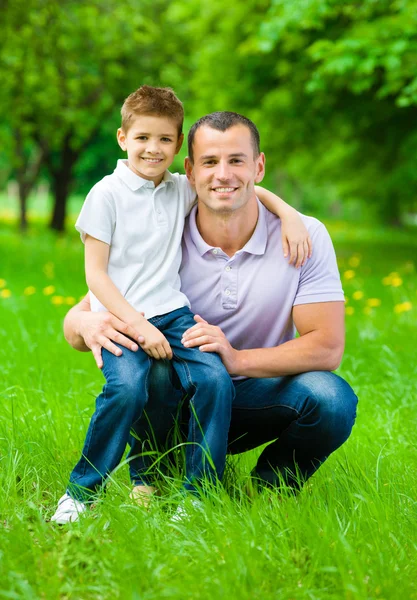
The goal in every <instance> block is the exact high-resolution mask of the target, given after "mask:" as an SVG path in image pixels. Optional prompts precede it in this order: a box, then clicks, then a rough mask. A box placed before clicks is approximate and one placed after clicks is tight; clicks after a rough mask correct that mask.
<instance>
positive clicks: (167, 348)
mask: <svg viewBox="0 0 417 600" xmlns="http://www.w3.org/2000/svg"><path fill="white" fill-rule="evenodd" d="M164 350H165V354H166V357H165V358H167V359H168V360H171V358H172V349H171V346H170V345H169V343H168V342H166V343H165V344H164Z"/></svg>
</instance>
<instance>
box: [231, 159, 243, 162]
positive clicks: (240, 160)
mask: <svg viewBox="0 0 417 600" xmlns="http://www.w3.org/2000/svg"><path fill="white" fill-rule="evenodd" d="M230 162H231V163H241V162H243V161H242V159H240V158H233V159H232V160H231V161H230Z"/></svg>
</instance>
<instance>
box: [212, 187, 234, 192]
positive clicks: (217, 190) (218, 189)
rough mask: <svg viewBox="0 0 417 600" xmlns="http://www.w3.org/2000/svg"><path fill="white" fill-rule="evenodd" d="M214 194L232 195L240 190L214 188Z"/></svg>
mask: <svg viewBox="0 0 417 600" xmlns="http://www.w3.org/2000/svg"><path fill="white" fill-rule="evenodd" d="M211 189H212V190H213V191H214V192H217V193H218V194H230V193H232V192H235V191H236V190H237V189H238V188H237V187H225V186H224V187H220V186H219V187H213V188H211Z"/></svg>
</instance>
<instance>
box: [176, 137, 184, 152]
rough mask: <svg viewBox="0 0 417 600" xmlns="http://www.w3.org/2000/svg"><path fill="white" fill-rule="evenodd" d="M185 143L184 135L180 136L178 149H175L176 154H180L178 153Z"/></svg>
mask: <svg viewBox="0 0 417 600" xmlns="http://www.w3.org/2000/svg"><path fill="white" fill-rule="evenodd" d="M183 141H184V134H183V133H182V134H181V135H180V137H179V138H178V143H177V147H176V149H175V154H178V152H179V151H180V150H181V147H182V143H183Z"/></svg>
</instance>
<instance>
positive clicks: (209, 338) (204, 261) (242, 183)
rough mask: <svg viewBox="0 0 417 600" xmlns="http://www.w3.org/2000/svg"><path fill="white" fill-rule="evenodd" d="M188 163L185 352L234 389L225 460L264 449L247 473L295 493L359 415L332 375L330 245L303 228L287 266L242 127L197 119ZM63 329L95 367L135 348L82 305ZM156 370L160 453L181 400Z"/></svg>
mask: <svg viewBox="0 0 417 600" xmlns="http://www.w3.org/2000/svg"><path fill="white" fill-rule="evenodd" d="M188 153H189V156H188V158H187V159H186V172H187V176H188V177H189V179H190V181H191V183H193V184H194V185H195V187H196V190H197V193H198V205H197V207H196V208H194V210H193V211H192V213H191V215H190V217H189V220H188V223H187V225H186V228H185V232H184V240H183V262H182V269H181V281H182V290H183V291H184V292H185V294H186V295H187V296H188V298H189V300H190V302H191V309H192V310H193V312H194V313H196V314H197V315H201V316H196V325H195V326H194V327H192V328H191V329H190V330H188V331H187V332H185V334H184V336H183V343H184V345H185V346H186V347H200V350H201V351H202V352H217V353H218V354H220V356H221V358H222V360H223V362H224V364H225V366H226V368H227V370H228V372H229V374H230V375H231V376H233V378H234V386H235V391H236V400H235V402H234V404H233V408H232V420H231V427H230V431H229V450H230V452H232V453H239V452H243V451H245V450H249V449H252V448H255V447H257V446H260V445H261V444H265V443H267V442H270V443H269V445H268V446H267V447H266V448H265V449H264V450H263V452H262V453H261V455H260V457H259V460H258V463H257V465H256V467H255V469H254V473H253V474H254V475H255V476H256V477H257V478H258V479H259V480H260V481H261V482H264V483H265V484H268V485H276V484H279V483H280V482H284V483H285V484H286V485H288V486H290V487H291V488H294V489H297V488H299V487H300V485H301V484H302V483H303V482H304V481H305V480H306V479H307V478H308V477H310V476H311V475H312V474H313V473H314V472H315V471H316V470H317V469H318V467H319V466H320V465H321V464H322V463H323V462H324V460H326V458H327V457H328V456H329V454H331V452H333V451H334V450H336V449H337V448H338V447H339V446H340V445H341V444H342V443H343V442H344V441H345V440H346V439H347V438H348V436H349V435H350V432H351V429H352V426H353V423H354V420H355V414H356V404H357V398H356V396H355V394H354V393H353V391H352V389H351V388H350V386H349V385H348V384H347V383H346V382H345V381H344V380H343V379H341V378H340V377H338V376H337V375H335V374H333V373H331V371H332V370H333V369H336V368H337V367H338V366H339V364H340V361H341V358H342V355H343V350H344V297H343V292H342V289H341V284H340V278H339V275H338V270H337V265H336V259H335V255H334V250H333V246H332V243H331V240H330V238H329V236H328V234H327V231H326V230H325V228H324V226H323V225H322V224H321V223H320V222H319V221H317V220H316V219H313V218H311V217H304V218H303V219H304V222H305V225H306V226H307V228H308V230H309V233H310V237H311V239H312V241H313V247H314V252H313V257H312V258H311V259H310V260H309V261H308V262H307V263H306V264H305V265H304V266H303V267H302V268H301V270H297V269H295V268H294V267H292V266H291V265H289V264H288V262H287V261H286V260H285V259H284V257H283V253H282V245H281V230H280V220H279V219H278V218H277V217H276V216H274V215H273V214H272V213H270V212H269V211H267V210H266V209H265V208H264V207H263V206H262V205H261V204H260V203H259V201H258V200H257V198H256V192H255V184H256V183H259V182H260V181H261V180H262V178H263V176H264V171H265V157H264V154H263V153H261V152H260V150H259V133H258V131H257V129H256V127H255V125H254V124H253V123H252V122H251V121H249V120H248V119H246V118H245V117H243V116H241V115H237V114H235V113H228V112H220V113H213V114H211V115H208V116H206V117H203V118H202V119H200V120H199V121H198V122H197V123H195V124H194V125H193V127H192V128H191V130H190V133H189V140H188ZM64 329H65V335H66V338H67V340H68V341H69V342H70V344H71V345H73V346H74V347H75V348H77V349H79V350H87V349H89V348H91V349H92V351H93V353H94V356H95V358H96V361H97V363H98V364H99V365H100V362H101V359H100V352H101V348H102V347H104V348H106V349H107V350H110V351H111V352H113V353H117V352H120V349H119V348H118V347H117V346H115V344H114V343H113V342H116V343H118V344H120V345H121V346H126V347H128V348H130V349H135V348H136V345H135V344H134V343H133V342H132V341H131V340H129V339H128V337H130V338H133V339H138V335H137V333H136V332H135V331H133V330H132V329H130V328H129V327H127V326H126V325H125V324H123V323H122V322H121V321H119V320H118V319H116V318H115V317H113V316H111V315H108V314H103V313H96V314H91V313H90V312H89V307H88V301H87V300H85V301H83V302H82V303H80V305H78V306H77V307H74V308H73V309H72V310H71V311H70V313H69V314H68V315H67V318H66V321H65V327H64ZM295 329H297V331H298V333H299V337H298V338H294V334H295ZM126 336H128V337H126ZM155 370H156V371H157V373H155V375H154V386H153V393H152V394H151V398H150V401H149V403H148V407H147V414H148V418H149V421H150V423H151V425H152V427H153V434H152V435H153V439H154V440H155V441H156V442H157V443H162V442H163V441H164V438H165V436H166V434H167V432H168V430H169V428H170V427H171V425H172V415H173V414H175V412H176V408H177V404H178V402H179V398H180V397H181V394H179V393H178V392H177V393H176V391H175V386H173V385H172V384H171V379H170V376H171V374H170V367H169V365H168V366H167V365H166V364H161V363H156V369H155ZM144 430H146V427H144ZM144 430H142V431H138V432H137V433H138V437H139V439H142V440H143V436H144V435H145V432H144ZM137 444H138V445H137V447H138V452H140V443H139V442H137ZM132 470H133V471H134V475H135V479H136V480H137V479H138V478H139V477H141V475H143V477H142V481H143V484H144V488H145V486H146V485H147V484H148V483H151V482H148V481H147V479H146V472H145V471H146V464H145V463H144V462H142V461H141V459H140V458H138V459H137V460H133V461H132V462H131V471H132ZM131 474H132V473H131Z"/></svg>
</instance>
